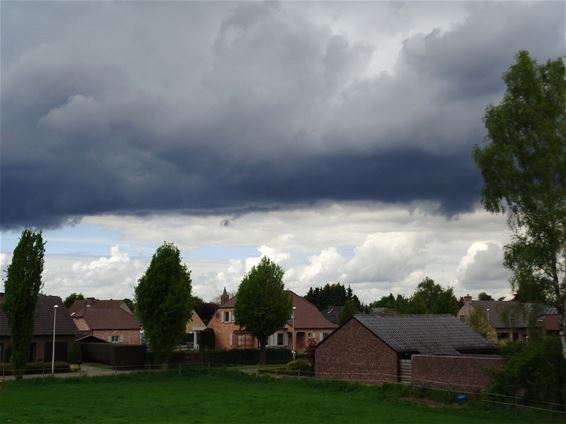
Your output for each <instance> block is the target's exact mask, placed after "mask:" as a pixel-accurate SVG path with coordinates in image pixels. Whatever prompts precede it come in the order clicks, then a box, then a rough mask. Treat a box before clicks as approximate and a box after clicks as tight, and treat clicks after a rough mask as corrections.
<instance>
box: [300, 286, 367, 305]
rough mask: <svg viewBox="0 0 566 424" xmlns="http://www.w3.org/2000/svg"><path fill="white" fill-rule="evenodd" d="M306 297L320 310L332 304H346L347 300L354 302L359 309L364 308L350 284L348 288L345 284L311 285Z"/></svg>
mask: <svg viewBox="0 0 566 424" xmlns="http://www.w3.org/2000/svg"><path fill="white" fill-rule="evenodd" d="M305 299H306V300H307V301H309V302H310V303H312V304H313V305H314V306H316V307H317V308H318V309H319V310H324V309H327V308H328V307H330V306H344V305H345V304H346V301H347V300H351V301H353V302H354V306H355V307H356V309H357V310H361V309H363V305H362V303H361V302H360V299H358V296H356V295H355V294H354V292H353V290H352V288H351V287H350V286H348V288H346V286H344V285H343V284H340V283H333V284H325V285H324V287H315V288H314V289H313V288H312V287H311V288H309V291H308V292H307V294H306V296H305Z"/></svg>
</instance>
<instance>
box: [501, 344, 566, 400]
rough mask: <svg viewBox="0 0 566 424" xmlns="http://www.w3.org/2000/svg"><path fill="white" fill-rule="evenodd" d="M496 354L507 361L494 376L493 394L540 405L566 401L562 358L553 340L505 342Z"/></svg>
mask: <svg viewBox="0 0 566 424" xmlns="http://www.w3.org/2000/svg"><path fill="white" fill-rule="evenodd" d="M500 353H501V354H502V355H503V356H505V357H506V358H507V361H506V363H505V365H504V366H503V368H501V369H499V370H497V371H495V373H494V376H493V387H492V389H493V390H494V391H496V392H500V393H503V394H506V395H510V396H517V395H520V396H523V397H525V398H527V399H533V400H539V401H544V402H555V403H564V401H566V359H564V358H563V357H562V352H561V347H560V341H559V339H558V338H557V337H543V338H540V339H537V340H529V341H527V342H519V343H509V344H508V345H505V346H503V347H502V348H501V349H500Z"/></svg>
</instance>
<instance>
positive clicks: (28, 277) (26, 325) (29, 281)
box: [2, 230, 45, 378]
mask: <svg viewBox="0 0 566 424" xmlns="http://www.w3.org/2000/svg"><path fill="white" fill-rule="evenodd" d="M44 254H45V243H44V242H43V236H42V234H41V232H38V233H34V232H32V231H31V230H24V231H23V232H22V235H21V236H20V241H19V242H18V245H17V246H16V248H15V249H14V254H13V256H12V262H11V263H10V265H8V272H7V276H6V281H5V282H4V292H5V293H4V303H3V304H2V308H3V309H4V312H5V313H6V318H7V319H8V325H9V327H10V334H11V339H12V364H13V366H14V370H15V373H16V376H17V377H18V378H21V372H22V371H21V370H22V369H23V367H24V365H25V364H26V362H27V359H28V357H29V349H30V345H31V342H32V339H33V325H34V321H35V308H36V305H37V298H38V296H39V290H40V289H41V274H42V273H43V256H44Z"/></svg>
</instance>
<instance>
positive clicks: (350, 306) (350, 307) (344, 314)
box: [338, 299, 359, 325]
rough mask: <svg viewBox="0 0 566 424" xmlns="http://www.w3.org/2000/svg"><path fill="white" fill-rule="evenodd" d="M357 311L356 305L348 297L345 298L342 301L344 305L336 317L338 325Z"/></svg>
mask: <svg viewBox="0 0 566 424" xmlns="http://www.w3.org/2000/svg"><path fill="white" fill-rule="evenodd" d="M358 312H359V311H358V310H357V309H356V305H355V304H354V302H353V301H352V300H350V299H347V300H346V303H344V307H343V308H342V310H341V311H340V316H339V317H338V323H339V324H340V325H342V324H344V323H345V322H346V321H348V320H349V319H350V318H351V317H352V316H353V315H354V314H357V313H358Z"/></svg>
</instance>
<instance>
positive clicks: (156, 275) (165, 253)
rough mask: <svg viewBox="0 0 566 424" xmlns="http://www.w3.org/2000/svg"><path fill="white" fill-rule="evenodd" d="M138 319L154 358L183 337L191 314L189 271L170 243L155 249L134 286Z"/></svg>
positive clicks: (165, 354)
mask: <svg viewBox="0 0 566 424" xmlns="http://www.w3.org/2000/svg"><path fill="white" fill-rule="evenodd" d="M135 295H136V298H135V304H136V315H137V316H138V317H139V318H140V320H141V322H142V325H143V329H144V334H145V337H146V339H148V340H149V342H150V345H151V351H152V352H153V355H154V360H155V362H157V363H162V362H165V361H166V360H167V358H168V357H169V355H170V354H171V352H172V351H173V349H175V347H176V346H177V345H178V344H179V343H180V342H181V341H182V340H183V338H184V336H185V326H186V324H187V321H188V320H189V318H190V317H191V313H192V297H191V273H190V271H189V270H188V268H187V266H186V265H184V264H183V263H181V252H180V251H179V249H178V248H177V247H176V246H175V245H174V244H172V243H164V244H163V245H161V246H160V247H158V248H157V251H156V252H155V254H154V255H153V258H152V259H151V263H150V264H149V267H148V268H147V271H146V272H145V274H144V275H143V276H142V277H141V278H140V279H139V284H138V286H137V287H136V289H135Z"/></svg>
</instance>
